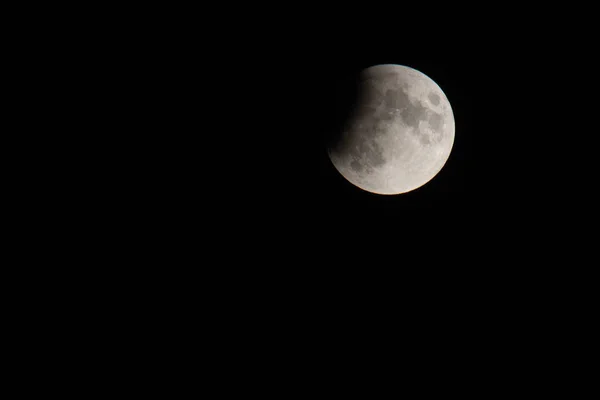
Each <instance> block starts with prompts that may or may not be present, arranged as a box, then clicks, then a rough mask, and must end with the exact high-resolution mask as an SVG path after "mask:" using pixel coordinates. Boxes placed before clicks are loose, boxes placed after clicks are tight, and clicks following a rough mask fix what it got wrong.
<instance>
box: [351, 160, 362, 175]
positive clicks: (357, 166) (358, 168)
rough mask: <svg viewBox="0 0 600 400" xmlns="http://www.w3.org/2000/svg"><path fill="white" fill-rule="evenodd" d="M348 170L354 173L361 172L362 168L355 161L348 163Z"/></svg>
mask: <svg viewBox="0 0 600 400" xmlns="http://www.w3.org/2000/svg"><path fill="white" fill-rule="evenodd" d="M350 168H352V169H353V170H354V171H356V172H362V170H363V166H362V165H361V164H360V163H359V162H358V161H357V160H354V161H352V162H351V163H350Z"/></svg>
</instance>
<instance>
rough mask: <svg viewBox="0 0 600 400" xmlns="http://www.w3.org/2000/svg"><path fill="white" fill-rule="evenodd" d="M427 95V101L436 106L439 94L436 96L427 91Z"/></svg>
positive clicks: (438, 102) (438, 101)
mask: <svg viewBox="0 0 600 400" xmlns="http://www.w3.org/2000/svg"><path fill="white" fill-rule="evenodd" d="M427 97H429V101H430V102H431V104H433V105H434V106H437V105H438V104H440V96H438V95H437V94H435V93H433V92H432V93H429V95H428V96H427Z"/></svg>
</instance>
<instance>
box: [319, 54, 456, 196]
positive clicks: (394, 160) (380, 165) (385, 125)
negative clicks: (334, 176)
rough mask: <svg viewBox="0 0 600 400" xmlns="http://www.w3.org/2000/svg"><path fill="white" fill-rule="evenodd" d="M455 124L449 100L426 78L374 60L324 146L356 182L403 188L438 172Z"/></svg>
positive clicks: (373, 188) (378, 189) (388, 190)
mask: <svg viewBox="0 0 600 400" xmlns="http://www.w3.org/2000/svg"><path fill="white" fill-rule="evenodd" d="M454 129H455V127H454V114H453V112H452V108H451V107H450V102H449V101H448V98H447V97H446V95H445V94H444V92H443V91H442V89H441V88H440V87H439V86H438V85H437V84H436V83H435V82H434V81H433V80H432V79H431V78H429V77H428V76H427V75H425V74H424V73H422V72H420V71H417V70H416V69H413V68H410V67H406V66H403V65H394V64H382V65H375V66H372V67H369V68H366V69H364V70H363V71H361V73H360V74H359V79H358V99H357V103H356V107H355V108H354V110H353V112H352V114H351V116H350V117H349V118H348V120H347V121H346V124H345V126H344V128H343V130H342V132H340V135H339V136H338V138H337V140H336V141H335V142H333V143H331V144H330V145H328V147H327V151H328V155H329V158H330V160H331V162H332V163H333V165H334V166H335V168H336V169H337V170H338V171H339V173H340V174H342V176H344V178H346V179H347V180H348V181H349V182H351V183H352V184H354V185H355V186H357V187H359V188H361V189H363V190H366V191H368V192H372V193H377V194H383V195H393V194H400V193H406V192H410V191H412V190H415V189H417V188H419V187H421V186H423V185H425V184H426V183H427V182H429V181H430V180H431V179H433V178H434V177H435V176H436V175H437V174H438V173H439V172H440V170H441V169H442V167H443V166H444V164H445V163H446V161H447V160H448V157H449V156H450V152H451V151H452V146H453V144H454Z"/></svg>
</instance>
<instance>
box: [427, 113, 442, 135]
mask: <svg viewBox="0 0 600 400" xmlns="http://www.w3.org/2000/svg"><path fill="white" fill-rule="evenodd" d="M429 126H430V127H431V129H433V130H434V131H440V130H441V129H442V116H441V115H440V114H438V113H432V114H431V115H430V116H429Z"/></svg>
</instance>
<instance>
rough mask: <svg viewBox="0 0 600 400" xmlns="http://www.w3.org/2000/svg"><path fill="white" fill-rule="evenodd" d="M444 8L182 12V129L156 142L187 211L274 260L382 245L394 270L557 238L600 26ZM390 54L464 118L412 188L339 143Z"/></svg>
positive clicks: (175, 50) (178, 118) (517, 12)
mask: <svg viewBox="0 0 600 400" xmlns="http://www.w3.org/2000/svg"><path fill="white" fill-rule="evenodd" d="M431 7H432V9H429V8H430V5H428V4H424V5H423V6H415V7H409V8H404V6H403V7H399V6H398V7H396V8H391V9H382V10H375V11H376V12H374V10H373V9H372V8H369V7H367V8H366V9H364V10H363V9H351V10H348V9H347V8H344V12H343V13H340V12H332V10H321V9H316V10H315V9H309V8H306V9H302V8H298V9H292V8H290V9H289V10H282V11H281V13H280V14H269V13H266V12H265V13H264V15H263V14H261V17H260V18H255V17H252V18H251V17H249V16H248V17H246V16H245V15H244V12H242V11H239V12H238V14H236V18H237V19H235V20H231V21H230V20H228V19H227V18H225V19H219V18H218V17H217V16H215V19H216V20H220V21H222V23H221V24H220V25H219V27H220V28H219V30H215V29H213V28H209V25H208V24H201V23H200V22H198V21H195V20H194V21H190V23H189V24H186V23H183V22H181V23H177V24H175V23H174V24H173V25H174V29H173V30H172V31H171V35H172V38H171V40H167V41H166V42H165V43H164V44H161V46H164V49H165V52H166V53H167V57H165V58H164V60H163V61H161V62H163V63H166V64H168V63H169V62H170V63H171V64H170V65H169V68H170V69H172V70H173V71H174V72H173V73H172V74H171V75H169V76H172V81H170V82H168V83H167V86H169V88H171V87H172V88H175V91H174V92H175V93H176V95H173V96H170V97H169V96H165V97H164V98H163V99H162V101H163V102H166V103H169V104H170V105H171V106H172V107H173V110H174V111H173V114H174V115H173V116H172V118H169V120H168V121H167V122H166V123H165V127H168V129H167V130H163V131H161V132H174V133H173V134H171V135H166V136H165V134H164V133H161V134H159V135H158V136H157V138H161V139H160V140H163V139H162V138H165V137H166V138H167V139H168V140H167V141H166V142H167V143H168V145H167V144H165V146H164V147H163V148H162V149H161V153H160V154H162V155H163V156H164V160H165V161H164V165H165V166H167V168H169V171H170V173H165V174H164V175H163V178H161V179H164V181H165V185H166V188H168V190H165V191H163V193H172V196H171V198H170V199H169V201H173V202H177V201H180V206H177V207H174V212H175V213H176V215H178V216H179V218H175V219H176V220H183V219H187V220H189V221H190V224H191V225H193V226H198V227H201V226H210V229H208V228H205V229H206V230H207V231H209V232H212V233H211V235H213V236H215V237H218V238H225V239H226V240H231V241H232V243H236V245H239V246H241V247H243V248H244V251H248V252H250V253H251V254H258V255H261V256H264V257H267V258H271V261H276V262H277V260H279V262H287V260H289V257H287V256H286V257H284V258H280V254H282V253H281V252H283V254H287V255H290V254H293V255H295V256H297V257H301V258H302V257H306V260H311V259H313V257H317V255H318V257H321V255H322V254H324V255H323V257H329V258H330V259H335V258H336V257H341V258H340V262H339V263H337V264H340V265H341V264H343V262H355V261H356V260H357V258H356V257H355V256H357V255H360V257H365V259H368V258H369V257H370V255H373V254H375V255H376V256H377V257H381V260H380V261H372V263H373V264H375V265H386V266H393V265H396V264H397V263H398V262H400V261H398V260H400V259H401V260H402V261H405V259H406V258H405V255H406V254H407V253H406V250H405V249H406V248H410V249H415V250H414V251H412V252H409V253H408V256H407V257H409V258H410V259H412V260H416V261H424V260H422V259H421V258H420V257H421V256H422V255H423V254H426V255H427V257H433V258H434V259H435V260H438V261H441V262H443V263H447V262H454V261H456V260H458V261H460V262H462V261H463V260H472V259H476V258H477V257H479V256H478V254H488V255H489V256H490V257H491V255H493V256H494V257H500V258H502V257H507V258H510V257H509V255H513V254H516V253H518V252H520V251H521V250H522V249H523V248H526V249H531V248H532V246H533V245H532V244H531V243H529V239H530V237H531V236H535V235H533V234H532V235H530V232H535V234H539V235H542V236H548V232H549V231H551V229H553V228H552V227H554V226H556V224H557V223H558V222H557V221H564V220H569V219H571V217H570V216H568V212H567V207H565V206H564V204H565V202H568V203H569V204H572V202H573V201H574V200H573V197H577V198H579V197H582V196H581V193H575V194H574V195H573V193H572V192H571V193H569V194H567V193H566V192H565V190H557V188H559V187H560V188H563V187H566V186H568V185H569V184H571V185H572V187H574V188H575V189H572V190H575V191H577V190H580V191H581V189H577V188H578V187H579V186H578V185H575V184H573V182H574V178H573V177H571V178H567V176H568V175H569V174H568V173H566V172H565V168H566V167H565V166H568V167H569V168H572V166H573V165H574V163H573V162H572V157H573V154H574V152H573V150H568V151H566V150H563V149H565V148H568V147H570V146H571V147H572V146H573V143H574V142H573V141H570V140H567V141H565V140H564V137H565V136H564V135H563V133H564V132H576V131H577V129H576V128H575V124H577V123H578V122H579V120H578V119H577V118H569V116H570V115H576V114H575V113H574V112H573V111H572V110H573V108H574V107H576V105H575V104H574V103H573V102H572V101H569V99H572V98H575V97H577V96H575V95H574V93H579V92H581V91H582V89H581V84H580V83H574V82H577V81H578V75H580V74H583V69H582V67H584V66H586V65H587V61H586V60H587V58H588V55H589V52H586V51H580V46H579V45H580V44H581V38H583V37H585V32H581V33H580V32H579V31H577V30H570V31H569V32H567V33H565V31H564V30H561V29H559V28H558V25H557V24H556V23H555V20H554V17H555V16H556V15H557V11H548V9H544V10H542V11H533V10H523V9H517V8H514V7H512V8H511V7H509V6H504V8H491V7H490V8H489V9H485V10H480V11H478V12H473V10H470V11H469V10H463V9H459V8H456V7H451V8H449V9H440V8H436V7H433V6H431ZM250 11H252V13H251V14H248V15H256V13H257V12H258V11H257V10H255V9H253V10H249V12H250ZM333 11H335V10H333ZM259 14H260V12H259ZM269 15H271V16H269ZM209 17H210V14H206V15H205V18H209ZM564 18H569V16H568V13H567V15H565V17H564ZM209 19H210V18H209ZM532 21H534V23H532ZM581 25H582V26H583V27H584V28H583V29H585V26H586V25H585V24H581ZM159 37H160V35H159ZM173 38H179V39H180V40H174V39H173ZM584 47H585V46H584ZM165 60H166V61H165ZM381 63H392V64H401V65H406V66H409V67H412V68H415V69H417V70H419V71H421V72H423V73H425V74H426V75H428V76H429V77H431V78H432V79H433V80H434V81H435V82H436V83H437V84H439V85H440V87H441V88H442V90H443V91H444V92H445V93H446V95H447V97H448V98H449V100H450V103H451V105H452V108H453V112H454V116H455V121H456V137H455V144H454V147H453V150H452V153H451V155H450V158H449V160H448V161H447V163H446V165H445V166H444V168H443V169H442V171H441V172H440V173H439V174H438V175H437V176H436V177H435V178H434V179H433V180H432V181H430V182H429V183H428V184H426V185H425V186H423V187H421V188H419V189H417V190H415V191H413V192H410V193H407V194H403V195H398V196H379V195H375V194H371V193H368V192H365V191H362V190H360V189H358V188H356V187H354V186H352V185H351V184H350V183H348V182H347V181H346V180H345V179H344V178H343V177H342V176H341V175H340V174H339V173H338V172H337V171H336V170H335V169H334V168H333V166H332V165H331V163H330V161H329V160H328V158H327V153H326V150H325V141H326V138H327V135H328V134H330V133H331V132H333V131H335V130H336V129H339V126H340V124H341V123H342V122H343V121H344V115H345V113H347V111H348V106H349V105H350V104H351V103H352V82H353V77H354V76H355V74H356V73H358V72H359V71H360V70H361V69H363V68H366V67H369V66H371V65H375V64H381ZM158 65H160V64H158ZM576 71H577V72H576ZM149 87H152V86H149ZM157 126H158V125H157ZM158 131H159V130H157V132H158ZM181 132H184V133H181ZM160 135H163V136H160ZM561 135H562V136H561ZM160 140H159V139H157V145H159V146H161V144H160V143H161V142H160ZM577 162H580V160H577ZM160 165H162V164H160ZM160 168H162V166H161V167H159V169H160ZM575 178H577V177H575ZM163 196H164V195H163ZM177 199H178V200H177ZM196 204H197V206H196ZM201 204H202V205H201ZM550 209H552V210H554V211H553V212H552V214H551V215H552V216H551V217H549V215H550V214H549V210H550ZM556 210H559V212H557V211H556ZM549 227H550V228H549ZM199 229H201V228H199ZM212 229H214V231H212ZM382 248H385V249H388V250H385V251H383V250H380V249H382ZM417 249H418V250H417ZM478 249H481V251H480V250H478ZM527 253H528V254H531V255H533V254H534V253H535V252H534V251H532V250H529V251H528V252H527ZM399 254H402V256H399ZM316 259H317V258H314V260H316ZM319 259H320V258H319ZM341 260H343V262H342V261H341ZM315 262H316V261H315ZM424 262H425V261H424ZM433 264H435V263H433Z"/></svg>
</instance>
